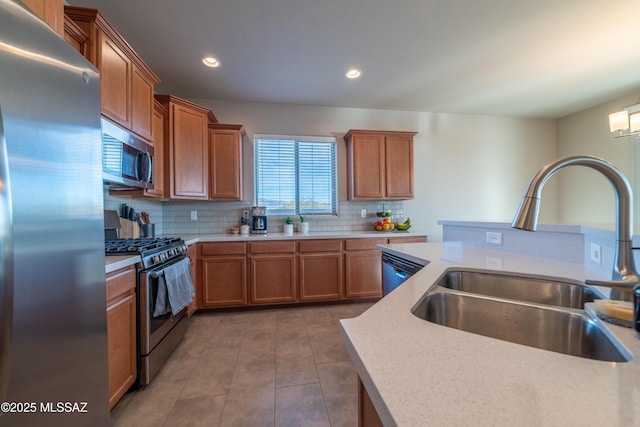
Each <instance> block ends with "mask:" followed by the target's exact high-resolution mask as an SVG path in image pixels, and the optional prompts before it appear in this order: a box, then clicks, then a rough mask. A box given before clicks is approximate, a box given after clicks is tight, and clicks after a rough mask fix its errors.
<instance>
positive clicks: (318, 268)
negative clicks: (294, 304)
mask: <svg viewBox="0 0 640 427" xmlns="http://www.w3.org/2000/svg"><path fill="white" fill-rule="evenodd" d="M341 249H342V240H304V241H300V242H299V243H298V253H299V256H298V272H299V280H298V283H299V286H298V287H299V291H300V301H336V300H339V299H342V296H343V294H344V291H343V287H344V286H343V284H344V280H343V278H344V268H343V264H344V263H343V256H342V252H341Z"/></svg>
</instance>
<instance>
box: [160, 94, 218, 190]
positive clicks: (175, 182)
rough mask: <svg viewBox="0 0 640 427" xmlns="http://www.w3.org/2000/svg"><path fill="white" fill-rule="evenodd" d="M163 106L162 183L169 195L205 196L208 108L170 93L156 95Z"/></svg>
mask: <svg viewBox="0 0 640 427" xmlns="http://www.w3.org/2000/svg"><path fill="white" fill-rule="evenodd" d="M156 99H157V100H158V102H159V103H160V104H162V106H163V107H164V108H165V109H166V110H167V113H166V114H167V116H166V121H167V125H166V127H165V129H166V131H167V132H166V135H165V136H166V144H167V147H166V148H167V149H166V150H165V154H167V156H166V158H165V170H164V173H165V175H166V178H165V185H166V182H167V180H168V185H166V187H167V189H168V190H169V198H171V199H192V200H208V199H209V186H208V181H209V128H208V125H209V123H210V122H211V123H216V122H217V120H216V118H215V116H214V115H213V113H212V112H211V110H209V109H207V108H205V107H202V106H200V105H198V104H194V103H193V102H190V101H187V100H185V99H181V98H178V97H176V96H173V95H156Z"/></svg>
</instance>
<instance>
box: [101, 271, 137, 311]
mask: <svg viewBox="0 0 640 427" xmlns="http://www.w3.org/2000/svg"><path fill="white" fill-rule="evenodd" d="M135 288H136V269H135V268H134V267H126V268H121V269H120V270H116V271H114V272H113V273H109V274H107V305H108V304H110V303H111V302H112V301H113V300H114V299H116V298H119V297H121V296H122V295H127V294H130V293H132V292H134V290H135Z"/></svg>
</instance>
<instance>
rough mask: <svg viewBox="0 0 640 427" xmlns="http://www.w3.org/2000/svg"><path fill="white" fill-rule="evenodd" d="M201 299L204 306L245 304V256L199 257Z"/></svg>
mask: <svg viewBox="0 0 640 427" xmlns="http://www.w3.org/2000/svg"><path fill="white" fill-rule="evenodd" d="M201 265H202V270H201V272H202V280H201V289H202V293H201V294H202V295H201V301H202V305H203V306H204V307H229V306H238V305H245V304H247V273H246V272H247V258H246V257H245V256H219V257H208V258H202V259H201Z"/></svg>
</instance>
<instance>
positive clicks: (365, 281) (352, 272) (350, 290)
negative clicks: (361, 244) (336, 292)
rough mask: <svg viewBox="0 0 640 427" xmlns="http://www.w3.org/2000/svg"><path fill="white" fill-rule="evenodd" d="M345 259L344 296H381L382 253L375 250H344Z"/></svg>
mask: <svg viewBox="0 0 640 427" xmlns="http://www.w3.org/2000/svg"><path fill="white" fill-rule="evenodd" d="M345 260H346V261H345V263H346V287H345V288H346V289H345V297H346V298H362V297H376V298H377V297H382V253H381V252H380V251H377V250H376V251H353V252H346V253H345Z"/></svg>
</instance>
